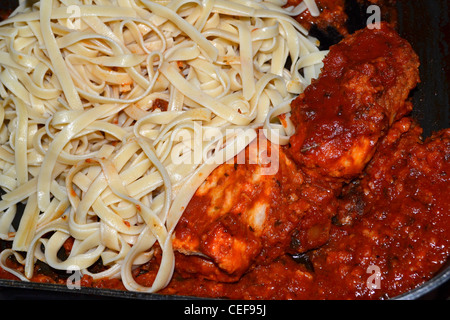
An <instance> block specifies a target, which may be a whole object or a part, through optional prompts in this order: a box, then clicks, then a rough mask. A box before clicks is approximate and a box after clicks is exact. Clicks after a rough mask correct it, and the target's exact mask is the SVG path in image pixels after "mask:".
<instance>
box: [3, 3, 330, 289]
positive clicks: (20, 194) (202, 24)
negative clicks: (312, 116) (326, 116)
mask: <svg viewBox="0 0 450 320" xmlns="http://www.w3.org/2000/svg"><path fill="white" fill-rule="evenodd" d="M29 3H30V2H28V1H21V3H20V6H19V8H18V9H17V10H16V11H15V12H14V13H13V14H12V15H11V17H10V18H9V19H7V20H5V21H3V22H1V23H0V81H1V82H0V123H1V127H0V187H1V189H2V190H3V191H4V194H3V195H2V198H1V200H0V238H1V239H3V240H5V241H11V242H12V244H11V249H7V250H4V251H3V252H2V253H1V254H0V266H1V267H2V268H3V269H4V270H7V271H9V272H11V273H13V274H14V275H16V276H17V277H19V278H20V279H21V280H24V281H29V280H30V279H31V278H32V277H33V271H34V265H35V263H36V261H37V260H41V261H43V262H45V263H46V264H48V265H49V266H50V267H52V268H55V269H58V270H73V269H74V268H77V269H78V270H80V272H81V273H82V274H85V275H89V276H91V277H93V278H94V279H99V278H105V277H107V278H120V279H121V280H122V282H123V284H124V286H125V287H126V288H127V289H128V290H134V291H142V292H158V291H159V290H161V289H162V288H164V287H165V286H166V285H167V284H168V283H169V281H170V279H171V277H172V273H173V270H174V265H175V263H174V259H175V258H174V252H173V249H172V236H173V232H174V229H175V227H176V225H177V222H178V220H179V218H180V217H181V215H182V213H183V210H184V208H186V206H187V205H188V203H189V201H190V199H191V198H192V196H193V194H194V192H195V190H197V188H198V187H199V186H200V185H201V184H202V183H203V182H204V180H205V179H206V177H207V176H208V175H209V174H210V173H211V172H212V171H213V170H214V169H215V168H217V166H219V165H220V164H222V163H224V162H226V161H228V160H229V159H232V158H234V157H235V156H236V155H237V154H238V153H239V152H240V151H242V150H243V149H244V148H245V147H246V146H248V144H249V143H250V142H251V141H252V140H253V139H255V138H256V137H257V130H258V129H259V128H265V129H266V132H268V134H267V137H268V138H269V139H271V140H272V141H273V142H274V143H275V142H278V143H279V144H286V143H288V140H289V136H290V135H292V134H293V125H292V123H291V122H290V121H289V115H290V101H292V99H294V98H295V97H296V96H297V95H298V94H300V93H301V92H303V90H304V88H305V87H306V86H308V85H309V84H310V82H311V80H312V79H313V78H315V77H317V76H318V70H320V68H321V66H322V60H323V58H324V57H325V55H326V53H327V52H326V51H320V50H319V49H318V43H317V40H316V39H314V38H311V37H309V36H308V34H307V32H306V30H305V29H304V28H303V27H301V25H300V24H299V23H298V22H297V21H296V20H295V19H294V18H293V16H295V15H298V14H299V13H301V12H303V11H304V10H307V9H310V10H311V13H313V14H318V12H317V10H316V9H317V6H316V5H315V3H314V1H312V0H308V1H306V0H305V1H304V2H302V3H300V4H299V5H298V6H296V7H286V3H285V2H284V1H283V0H282V1H274V0H227V1H224V0H167V1H161V0H156V1H150V0H41V1H37V2H36V1H35V2H34V3H33V4H31V5H30V4H29ZM280 115H283V119H285V121H281V120H280V119H279V116H280ZM238 129H240V130H238ZM233 130H234V131H233ZM22 205H23V206H24V210H19V206H22ZM16 215H21V218H20V223H19V224H18V225H17V224H16V223H17V221H18V217H16ZM69 238H71V239H73V245H72V246H71V249H70V252H69V254H68V257H67V258H66V259H65V260H61V259H60V258H59V256H58V252H59V251H60V249H61V248H62V247H63V246H64V245H65V244H66V243H67V240H68V239H69ZM156 246H158V247H159V248H160V250H161V252H162V258H161V263H160V265H159V269H158V273H157V275H156V279H155V280H154V283H153V285H152V286H150V287H144V286H142V285H140V284H138V282H137V281H136V279H135V278H134V277H133V273H132V271H133V270H134V269H135V268H136V267H138V266H140V265H143V264H145V263H149V262H151V261H153V260H152V258H153V256H154V253H155V248H156ZM10 256H14V257H15V260H16V261H17V262H18V263H20V264H23V266H24V272H23V273H19V272H18V271H17V270H12V269H11V268H10V267H8V265H7V260H8V257H10ZM99 259H101V262H102V264H103V265H104V266H105V269H104V271H102V272H99V273H94V272H93V271H92V270H94V269H90V267H91V266H92V265H93V264H95V263H96V262H97V261H98V260H99Z"/></svg>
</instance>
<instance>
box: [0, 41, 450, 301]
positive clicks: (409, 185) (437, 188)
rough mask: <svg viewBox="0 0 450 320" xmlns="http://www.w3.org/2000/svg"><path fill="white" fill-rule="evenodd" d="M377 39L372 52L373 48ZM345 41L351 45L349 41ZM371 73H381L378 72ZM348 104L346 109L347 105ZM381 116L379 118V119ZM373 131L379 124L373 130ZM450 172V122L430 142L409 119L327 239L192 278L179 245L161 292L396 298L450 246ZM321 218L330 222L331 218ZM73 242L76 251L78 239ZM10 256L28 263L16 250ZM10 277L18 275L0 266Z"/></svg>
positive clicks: (152, 265)
mask: <svg viewBox="0 0 450 320" xmlns="http://www.w3.org/2000/svg"><path fill="white" fill-rule="evenodd" d="M360 40H361V41H362V42H361V43H360V45H359V46H356V47H352V50H353V52H352V55H353V56H359V57H360V58H361V60H367V59H371V57H376V56H377V55H378V54H379V53H380V52H384V51H386V50H389V48H387V47H386V46H387V45H389V44H388V43H386V42H379V43H377V42H376V39H375V42H374V39H372V38H370V37H368V38H366V39H360ZM364 41H365V42H364ZM368 47H370V48H371V50H370V51H368V50H367V49H365V48H368ZM339 48H341V50H346V47H345V46H341V47H339ZM354 50H357V52H354ZM345 55H346V53H345V52H337V53H336V52H335V55H334V56H333V57H345ZM352 63H353V64H356V63H358V61H357V60H353V61H348V60H345V59H344V60H342V61H338V60H336V61H334V63H333V65H334V67H333V68H331V69H329V71H328V74H330V75H332V74H333V73H339V72H340V70H341V68H343V65H344V64H346V65H347V67H348V64H352ZM383 63H384V62H383ZM366 71H367V72H368V73H373V70H366ZM364 72H365V71H364V70H363V73H364ZM329 79H335V77H331V76H330V77H329ZM394 80H395V79H394V78H392V76H391V74H389V73H383V74H379V75H378V76H377V77H375V78H374V80H372V85H373V86H375V87H376V86H377V85H378V84H379V85H380V86H381V85H383V86H389V85H390V84H391V82H393V81H394ZM378 82H379V83H378ZM319 85H320V86H323V88H318V89H317V88H316V90H315V92H316V93H317V96H316V97H313V96H311V95H310V96H308V99H309V100H311V101H314V103H315V104H317V103H319V104H320V103H321V101H325V100H324V99H325V98H329V97H327V94H326V91H327V87H328V88H330V87H332V86H334V85H335V84H333V83H332V82H331V81H330V82H327V81H322V82H321V83H320V84H316V86H319ZM338 91H339V90H336V92H338ZM344 102H345V99H342V97H339V95H338V96H337V98H336V100H334V102H331V103H330V101H329V100H327V106H326V107H324V108H323V110H324V112H326V111H327V110H331V109H333V110H334V109H336V108H340V107H342V104H343V103H344ZM323 103H325V102H323ZM406 107H409V105H407V106H406ZM348 109H349V110H351V109H352V106H349V108H348ZM342 110H343V111H342V112H345V111H344V110H346V108H342ZM335 111H336V110H335ZM408 111H409V110H408ZM338 113H339V114H341V112H338ZM294 116H295V115H294ZM398 116H399V115H398V114H392V116H391V117H390V118H389V119H388V120H387V121H388V122H389V121H393V120H394V119H395V120H398V119H397V118H398ZM322 117H323V119H328V120H327V121H329V114H317V115H316V119H317V121H318V122H319V123H321V118H322ZM344 118H345V117H344ZM375 120H376V119H375ZM383 121H384V120H383ZM373 123H374V124H375V125H378V122H377V121H374V122H373ZM380 126H381V127H380V128H381V129H380V130H381V131H383V130H385V129H386V128H387V124H386V123H385V122H382V123H381V124H380ZM356 129H358V130H359V129H361V130H362V131H361V132H359V131H355V132H358V134H362V135H365V134H366V133H365V130H366V129H364V128H359V127H357V128H356ZM370 129H373V128H367V130H370ZM386 130H387V129H386ZM343 139H344V140H345V137H343ZM344 140H343V141H344ZM344 142H345V141H344ZM293 147H295V143H294V145H293ZM300 147H301V146H300V145H299V148H300ZM299 152H301V150H299ZM311 153H312V154H313V155H314V152H311ZM449 177H450V130H443V131H441V132H439V133H436V134H435V135H434V136H433V137H431V138H429V139H427V140H425V141H423V140H422V138H421V129H420V127H419V126H418V125H416V124H415V123H414V121H413V120H411V119H409V118H403V119H400V120H398V121H397V122H396V123H395V124H394V125H393V127H392V128H391V129H390V130H389V132H388V134H387V135H386V136H385V137H384V138H383V139H382V141H381V143H380V145H379V147H378V148H377V151H376V152H375V155H374V156H373V157H372V158H371V160H370V162H369V164H368V166H367V168H366V169H365V170H364V173H363V175H362V176H361V177H358V179H356V180H352V181H351V182H350V183H348V185H346V186H345V187H344V189H343V191H342V194H341V195H340V197H339V198H337V199H336V202H337V206H336V208H337V209H336V216H334V217H333V224H332V226H331V230H330V234H329V240H328V241H327V243H326V244H325V245H323V246H322V247H320V248H317V249H314V250H310V251H308V252H306V253H304V254H302V255H301V256H296V257H293V256H290V255H287V254H286V255H282V256H281V257H279V258H277V259H275V260H274V261H270V262H268V263H267V264H264V263H260V264H258V265H254V266H253V267H251V269H250V270H248V271H247V272H246V273H245V274H244V275H243V276H242V277H241V278H240V279H239V280H238V281H235V282H231V283H224V282H218V281H213V280H206V279H203V278H201V277H196V276H195V275H191V276H190V277H187V278H186V277H185V276H184V274H183V275H182V274H180V273H178V272H177V267H179V266H182V265H183V264H186V263H190V262H191V261H192V260H189V261H188V262H187V261H186V256H183V255H182V254H179V253H176V268H175V273H174V275H173V278H172V281H171V282H170V283H169V285H168V286H167V287H166V288H164V289H163V290H162V291H161V292H160V294H170V295H183V296H196V297H209V298H230V299H387V298H391V297H394V296H397V295H399V294H401V293H404V292H406V291H408V290H411V289H413V288H415V287H416V286H418V285H419V284H422V283H423V282H425V281H427V280H429V279H430V278H431V277H432V276H433V275H434V274H436V272H438V270H439V269H440V268H441V267H442V265H443V264H444V263H445V261H446V260H447V258H448V256H449V254H450V252H449V247H450V246H449V241H450V221H449V212H450V208H449V201H448V199H447V198H446V197H447V195H448V194H449V191H450V190H449V181H448V179H449ZM284 187H285V188H289V186H286V185H285V186H284ZM295 188H296V186H292V189H295ZM314 219H316V218H315V217H314V216H311V217H308V220H309V221H310V223H311V225H314V224H315V221H314ZM317 219H318V221H317V223H320V219H322V218H321V217H317ZM273 236H274V237H276V236H277V235H276V234H274V235H273ZM65 249H66V250H67V251H69V250H70V243H67V245H66V246H65ZM159 259H160V253H159V252H158V250H156V254H155V257H154V260H153V261H150V262H149V263H148V264H145V265H143V266H141V267H139V268H137V269H136V270H134V276H135V278H136V281H137V282H138V283H140V284H142V285H144V286H151V284H152V283H153V280H154V279H155V276H156V273H157V271H158V263H159ZM8 263H9V265H10V266H11V267H15V268H17V269H18V270H19V271H21V270H22V271H23V267H22V266H20V265H18V264H17V263H16V262H15V261H14V260H13V258H11V259H9V260H8ZM97 267H98V268H100V269H101V268H102V267H101V266H95V268H97ZM374 268H375V269H374ZM40 269H42V266H41V265H36V272H35V276H34V277H33V278H32V279H31V281H34V282H44V283H46V282H47V283H60V284H64V283H65V278H64V277H61V275H60V274H57V273H52V272H48V271H43V270H40ZM184 269H186V266H185V265H184ZM373 270H378V271H379V283H378V284H379V286H377V287H375V288H374V287H371V286H370V285H368V282H370V281H371V279H373V278H372V276H373V275H374V274H373ZM0 278H14V277H13V276H11V275H10V274H9V273H7V272H5V271H4V270H0ZM81 284H82V285H83V286H85V287H97V288H109V289H119V290H124V289H125V288H124V286H123V284H122V283H121V282H120V280H117V279H114V280H108V279H104V280H93V279H91V278H89V277H87V276H84V277H83V279H82V283H81ZM378 284H376V285H378Z"/></svg>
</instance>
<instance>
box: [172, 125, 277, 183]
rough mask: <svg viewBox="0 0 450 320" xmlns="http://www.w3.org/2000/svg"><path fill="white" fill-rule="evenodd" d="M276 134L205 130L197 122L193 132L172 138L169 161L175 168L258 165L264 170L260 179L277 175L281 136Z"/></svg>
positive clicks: (178, 134)
mask: <svg viewBox="0 0 450 320" xmlns="http://www.w3.org/2000/svg"><path fill="white" fill-rule="evenodd" d="M274 132H275V131H274V130H268V129H263V128H260V129H253V128H245V127H237V128H228V129H220V128H216V127H204V126H203V125H202V123H201V122H200V121H194V122H193V126H192V128H190V129H187V128H185V129H180V130H178V131H177V132H176V133H175V134H173V135H171V138H170V139H171V140H172V141H171V142H172V143H173V147H172V150H171V153H170V157H171V159H170V160H171V162H172V163H173V164H175V165H182V164H188V165H191V164H197V165H200V164H203V163H208V164H217V165H220V164H223V163H228V164H255V165H260V166H261V171H260V173H261V175H274V174H276V173H277V172H278V167H279V146H278V145H279V136H278V135H277V134H274ZM267 137H270V141H269V140H268V138H267Z"/></svg>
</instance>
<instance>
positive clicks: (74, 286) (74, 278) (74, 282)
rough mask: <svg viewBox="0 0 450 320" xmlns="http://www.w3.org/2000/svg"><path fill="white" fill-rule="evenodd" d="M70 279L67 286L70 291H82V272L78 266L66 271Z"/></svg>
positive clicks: (70, 267)
mask: <svg viewBox="0 0 450 320" xmlns="http://www.w3.org/2000/svg"><path fill="white" fill-rule="evenodd" d="M66 272H67V274H69V277H68V278H67V280H66V286H67V288H68V289H69V290H80V289H81V278H82V276H83V275H82V274H81V270H80V268H79V267H78V266H75V265H74V266H69V267H68V268H67V270H66Z"/></svg>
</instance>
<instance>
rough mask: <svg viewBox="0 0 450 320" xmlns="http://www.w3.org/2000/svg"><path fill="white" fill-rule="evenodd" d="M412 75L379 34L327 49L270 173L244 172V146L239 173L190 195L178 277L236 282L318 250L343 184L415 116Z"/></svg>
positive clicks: (386, 30)
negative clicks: (396, 125) (287, 257)
mask: <svg viewBox="0 0 450 320" xmlns="http://www.w3.org/2000/svg"><path fill="white" fill-rule="evenodd" d="M417 68H418V59H417V56H416V55H415V54H414V52H413V50H412V49H411V47H410V46H409V44H408V43H407V42H406V41H404V40H403V39H401V38H400V37H399V36H398V35H397V33H396V32H395V31H394V30H393V29H391V28H390V27H388V26H387V25H385V24H383V25H382V28H381V29H380V30H369V29H365V30H364V31H360V32H358V33H356V34H355V35H353V36H351V37H349V38H348V39H346V40H345V41H344V42H342V43H341V44H338V45H336V46H334V47H332V48H331V51H330V53H329V55H328V57H327V58H326V59H325V61H324V68H323V70H322V74H321V76H320V77H319V79H318V80H317V81H315V82H314V83H313V84H312V85H311V86H310V87H308V89H307V90H306V91H305V93H304V94H303V95H301V96H299V97H298V99H297V100H295V101H294V102H293V103H292V110H293V114H292V120H293V122H294V123H295V125H296V126H297V130H296V134H295V135H294V136H293V137H292V138H291V144H290V146H287V147H285V148H279V149H277V152H275V153H276V154H277V155H278V156H277V168H278V170H277V171H276V173H275V174H271V175H261V174H260V171H261V170H262V169H263V168H264V167H265V166H264V165H261V164H259V163H257V164H250V163H249V161H248V158H249V155H248V153H249V151H248V150H251V149H252V148H251V146H250V147H249V148H248V149H247V151H246V152H247V155H246V159H247V160H246V161H245V163H244V164H241V163H235V164H225V165H222V166H220V167H219V168H217V169H216V170H215V171H214V172H213V173H212V174H211V175H210V176H209V177H208V179H207V180H206V182H205V183H204V184H203V185H202V186H201V187H200V188H199V190H198V191H197V192H196V194H195V195H194V197H193V199H192V200H191V202H190V204H189V205H188V207H187V208H186V210H185V212H184V214H183V216H182V218H181V220H180V222H179V224H178V226H177V228H176V230H175V238H174V242H173V243H174V249H175V250H176V251H177V252H178V254H177V259H176V261H177V267H176V269H177V271H178V272H179V273H180V274H184V275H187V276H189V275H193V274H195V275H197V276H200V277H204V278H207V279H210V280H216V281H223V282H233V281H237V280H239V279H240V278H241V276H242V275H243V274H244V273H246V272H247V271H249V270H250V269H251V268H252V267H254V266H256V265H261V264H269V263H271V262H272V261H274V260H275V259H277V258H278V257H280V256H282V255H284V254H286V253H289V254H301V253H304V252H306V251H308V250H311V249H314V248H318V247H320V246H322V245H324V244H325V243H326V242H327V241H328V239H329V234H330V230H331V221H332V217H333V216H334V215H335V212H336V206H337V204H338V202H337V196H338V195H339V193H340V191H341V189H342V186H343V183H344V182H345V181H347V180H348V179H351V178H355V177H357V176H358V175H359V174H361V173H362V171H363V169H364V166H365V165H366V164H367V162H368V161H369V160H370V158H371V157H372V155H373V153H374V152H375V149H376V146H377V143H378V141H379V140H380V139H381V137H382V136H383V135H384V134H385V133H386V131H387V130H388V129H389V127H390V125H392V123H393V122H394V121H395V120H396V119H398V118H400V117H402V116H403V115H405V114H406V113H408V112H409V111H410V110H411V105H410V104H409V103H408V102H407V98H408V93H409V90H411V89H412V88H413V87H414V86H415V85H416V83H417V82H418V71H417Z"/></svg>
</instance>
